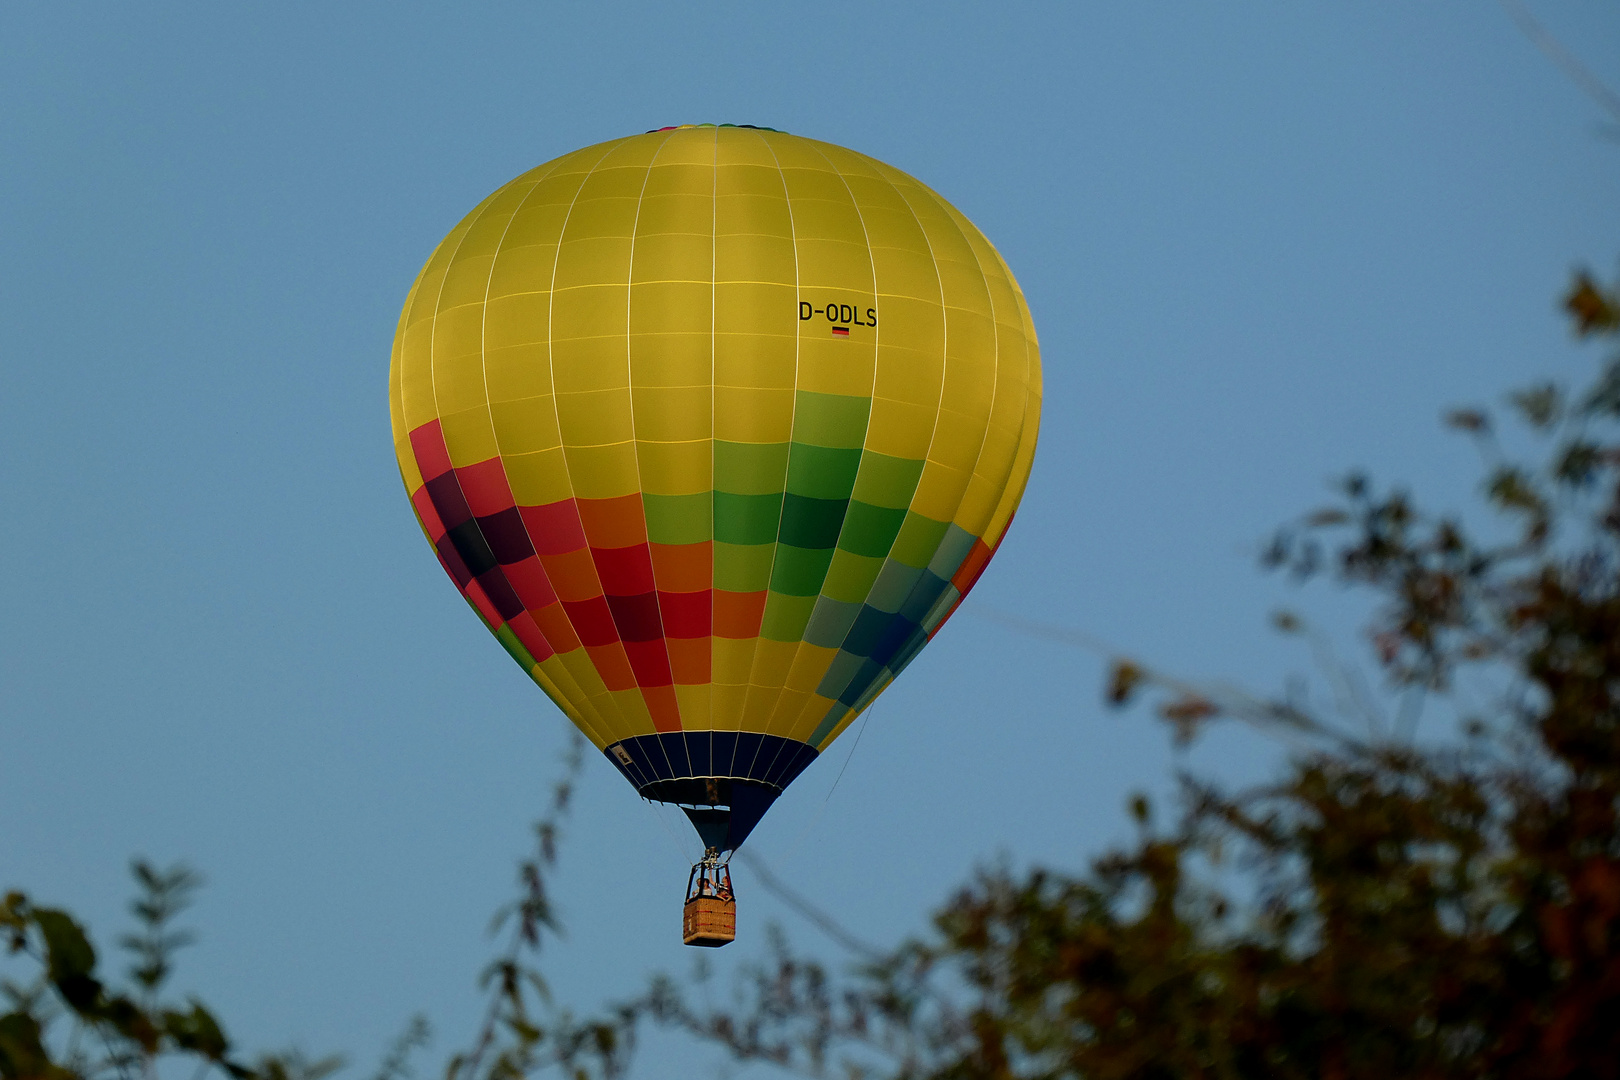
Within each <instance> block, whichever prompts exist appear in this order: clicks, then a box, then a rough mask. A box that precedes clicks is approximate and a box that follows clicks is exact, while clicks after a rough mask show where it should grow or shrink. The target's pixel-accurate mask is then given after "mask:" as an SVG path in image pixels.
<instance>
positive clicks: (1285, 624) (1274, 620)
mask: <svg viewBox="0 0 1620 1080" xmlns="http://www.w3.org/2000/svg"><path fill="white" fill-rule="evenodd" d="M1271 625H1272V626H1275V627H1276V628H1277V630H1278V631H1279V632H1280V633H1284V634H1297V633H1299V632H1300V630H1302V629H1303V628H1304V624H1303V623H1302V622H1301V621H1300V618H1299V616H1298V615H1295V614H1294V613H1293V612H1292V611H1273V612H1272V613H1271Z"/></svg>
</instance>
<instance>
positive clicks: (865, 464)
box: [767, 141, 892, 749]
mask: <svg viewBox="0 0 1620 1080" xmlns="http://www.w3.org/2000/svg"><path fill="white" fill-rule="evenodd" d="M811 146H812V147H813V148H814V149H815V151H816V153H817V154H819V155H820V156H821V159H822V160H823V161H825V162H826V163H827V168H828V170H829V171H830V172H831V173H832V174H833V175H834V176H836V177H838V180H839V182H840V183H841V184H842V185H843V187H844V191H845V193H846V194H847V195H848V196H849V201H850V206H851V207H852V208H853V209H854V211H855V216H856V219H857V220H858V221H860V223H861V235H862V236H863V237H864V238H865V240H866V258H867V264H868V266H869V268H870V270H871V276H872V299H873V302H874V304H876V303H879V299H878V298H879V297H880V296H881V295H882V289H881V288H880V287H879V283H878V266H877V259H876V257H875V256H874V255H873V252H872V234H871V230H870V229H868V228H867V225H866V216H865V215H864V214H863V213H862V212H861V203H860V199H859V198H857V197H856V195H855V192H854V190H853V189H851V188H850V186H849V181H848V180H847V179H846V178H845V176H844V174H843V173H842V172H841V171H840V170H839V168H838V166H837V165H836V164H835V163H834V162H833V160H832V159H831V158H830V157H828V156H827V153H826V151H825V150H824V149H822V144H820V143H819V142H815V141H811ZM886 325H887V323H886V322H885V321H884V320H882V319H881V318H880V319H879V320H878V327H877V330H876V332H875V334H874V335H873V340H872V382H871V386H870V387H869V388H868V391H867V410H866V423H865V425H863V427H862V429H861V457H860V459H859V461H858V463H857V465H856V471H855V477H854V479H853V480H852V481H851V484H850V498H851V499H853V498H854V492H855V489H856V487H857V486H858V485H859V483H860V474H861V470H862V468H868V469H869V468H870V467H871V464H870V459H869V458H868V456H867V450H866V446H867V442H868V441H869V439H870V436H871V430H872V414H873V412H874V411H875V408H874V405H875V402H874V400H873V399H874V398H875V396H876V394H877V375H878V365H879V364H880V363H881V362H882V341H883V329H884V327H885V326H886ZM784 501H785V499H784ZM848 526H849V502H848V501H846V502H845V508H844V516H843V519H842V520H841V521H840V522H839V528H838V537H837V538H835V539H834V541H833V551H834V555H833V558H837V554H836V553H837V550H838V545H839V541H841V540H842V539H843V537H844V533H845V531H846V530H847V528H848ZM891 547H892V542H891ZM830 570H831V564H830V563H829V566H828V571H829V572H830ZM826 587H827V574H825V573H824V574H823V575H822V580H821V583H820V585H819V586H818V588H817V595H818V597H819V596H823V595H825V590H826ZM806 630H808V625H807V626H806ZM805 646H806V641H805V638H804V636H803V635H802V634H801V636H800V639H799V642H798V646H797V648H796V649H795V650H794V661H793V663H791V664H790V665H789V669H788V670H789V671H790V672H791V671H792V668H793V666H794V665H796V663H797V660H798V657H799V656H801V655H803V653H804V649H805ZM780 697H781V695H780V692H779V694H778V701H780ZM812 700H813V699H812ZM806 704H808V702H807V703H806ZM803 711H804V710H803V708H802V707H801V709H800V710H799V712H798V713H796V714H793V715H791V716H789V717H787V718H786V722H785V723H783V724H781V725H780V730H778V725H777V724H776V723H775V718H774V713H773V716H772V717H770V718H768V719H767V723H768V725H769V726H768V727H767V730H768V731H770V732H771V733H772V734H783V735H786V733H787V732H791V731H792V730H793V729H794V728H795V727H796V726H797V725H798V723H799V718H800V716H802V715H803ZM817 749H819V747H818V748H817Z"/></svg>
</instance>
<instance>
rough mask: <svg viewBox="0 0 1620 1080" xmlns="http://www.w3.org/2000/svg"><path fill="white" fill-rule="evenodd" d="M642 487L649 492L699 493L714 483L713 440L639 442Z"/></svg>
mask: <svg viewBox="0 0 1620 1080" xmlns="http://www.w3.org/2000/svg"><path fill="white" fill-rule="evenodd" d="M636 459H637V461H638V462H639V464H640V468H641V490H642V491H644V492H646V493H647V494H649V495H701V494H703V493H704V492H706V491H709V490H711V489H712V488H713V487H714V443H712V442H711V441H710V440H709V439H708V438H707V437H705V438H702V439H697V440H694V441H692V442H638V443H637V444H636Z"/></svg>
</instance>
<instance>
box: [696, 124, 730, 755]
mask: <svg viewBox="0 0 1620 1080" xmlns="http://www.w3.org/2000/svg"><path fill="white" fill-rule="evenodd" d="M719 280H720V132H719V131H718V130H716V131H715V134H714V151H713V155H712V156H711V157H710V159H709V689H708V696H707V700H708V703H709V715H708V716H707V717H705V718H704V723H705V725H706V726H707V727H708V729H709V731H710V732H713V731H714V730H715V718H714V592H715V584H714V503H715V492H716V490H717V485H716V482H715V471H714V442H715V436H716V433H717V428H716V426H715V422H714V408H715V397H714V377H715V367H714V350H715V346H716V343H717V341H718V339H717V337H716V335H717V333H718V328H719V312H718V311H717V305H718V292H719V286H718V282H719ZM710 738H711V739H712V738H713V735H712V734H711V735H710ZM731 757H732V763H731V765H730V766H729V767H728V768H729V770H730V771H733V772H735V771H736V759H737V746H736V740H733V742H732V748H731Z"/></svg>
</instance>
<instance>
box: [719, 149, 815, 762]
mask: <svg viewBox="0 0 1620 1080" xmlns="http://www.w3.org/2000/svg"><path fill="white" fill-rule="evenodd" d="M756 134H758V136H759V139H760V141H761V142H763V143H764V144H765V148H766V149H767V150H769V151H770V153H771V158H772V160H773V161H775V162H776V173H777V178H778V180H779V181H780V182H781V184H782V199H783V202H784V203H785V204H786V206H787V215H788V229H789V231H790V234H791V239H792V241H793V295H794V299H795V300H797V299H798V298H799V296H801V295H802V291H801V290H802V289H803V286H804V274H803V269H802V267H801V265H800V262H799V229H798V224H797V219H796V218H795V216H794V214H793V193H792V192H791V191H790V190H789V189H788V183H787V174H786V173H785V172H784V171H783V169H782V158H781V155H779V154H778V153H777V152H776V147H775V146H773V145H771V140H770V139H769V138H768V137H766V135H765V134H764V133H763V132H759V133H756ZM796 329H797V328H796ZM800 336H801V335H800V334H799V333H797V332H796V333H795V335H794V340H793V397H792V402H793V405H792V411H791V412H790V414H789V418H788V452H787V454H786V455H784V457H783V460H782V484H781V490H782V492H783V498H782V500H781V504H780V505H779V506H778V509H777V512H776V529H775V536H776V537H777V539H776V541H775V543H773V544H772V547H771V565H770V570H769V571H768V572H767V574H766V577H765V603H766V604H767V605H768V604H769V603H770V582H771V580H772V579H773V578H774V577H775V574H776V556H777V553H778V551H779V549H780V547H781V534H782V512H783V508H784V507H785V506H786V503H787V499H786V493H787V478H788V468H789V466H790V464H791V461H792V454H793V449H792V448H793V428H794V425H795V424H796V423H797V422H798V411H799V391H798V387H799V380H800V377H801V372H802V370H803V360H804V358H803V353H804V348H803V343H802V342H801V341H800ZM763 618H764V612H763V609H762V610H761V620H763ZM762 629H763V627H755V628H754V637H753V648H752V649H751V650H750V651H749V656H748V681H747V682H746V683H745V684H744V688H743V695H742V709H741V711H740V712H739V714H738V717H737V730H738V731H739V732H740V731H741V730H742V729H743V725H744V724H746V723H747V722H748V720H747V717H748V700H749V698H750V697H752V696H753V689H754V686H753V672H754V664H755V662H756V661H757V659H758V656H759V637H760V631H761V630H762ZM738 743H739V744H740V743H741V740H740V739H739V740H738ZM763 747H764V742H763V740H762V741H761V743H760V746H758V747H756V748H755V751H754V758H753V759H752V760H751V761H750V762H749V766H748V771H747V773H746V775H748V776H752V775H754V766H755V765H757V764H758V763H759V762H758V758H759V754H760V752H761V751H762V749H763ZM772 760H773V762H774V760H775V759H774V757H773V759H772ZM767 768H768V766H767ZM732 771H733V773H734V774H735V772H736V764H735V758H733V764H732Z"/></svg>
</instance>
